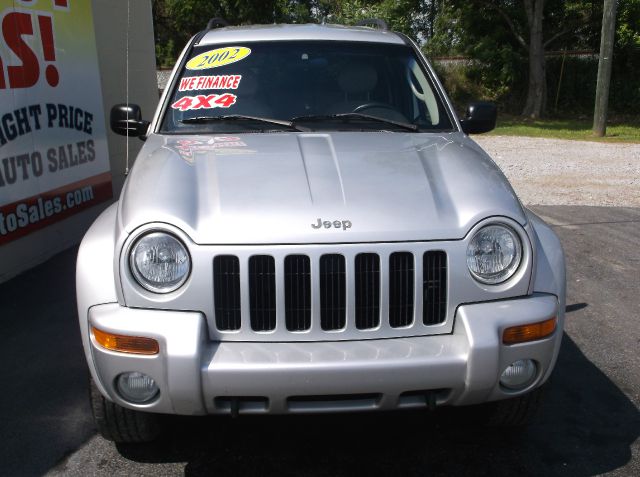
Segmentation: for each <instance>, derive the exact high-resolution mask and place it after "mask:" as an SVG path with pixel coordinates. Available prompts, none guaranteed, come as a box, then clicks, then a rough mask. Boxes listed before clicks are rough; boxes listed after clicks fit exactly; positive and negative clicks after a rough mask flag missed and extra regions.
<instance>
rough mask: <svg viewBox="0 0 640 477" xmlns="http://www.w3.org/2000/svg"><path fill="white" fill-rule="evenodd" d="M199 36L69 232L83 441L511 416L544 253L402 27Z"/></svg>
mask: <svg viewBox="0 0 640 477" xmlns="http://www.w3.org/2000/svg"><path fill="white" fill-rule="evenodd" d="M219 23H220V22H218V21H214V22H211V24H210V25H209V28H207V29H206V30H205V31H203V32H201V33H199V34H197V35H196V36H195V37H194V38H193V39H192V40H191V41H190V43H189V44H188V45H187V47H186V48H185V49H184V52H183V53H182V55H181V57H180V59H179V61H178V62H177V64H176V67H175V69H174V71H173V74H172V77H171V79H170V82H169V86H168V88H167V89H166V91H165V92H164V95H163V97H162V100H161V102H160V106H159V107H158V110H157V111H156V114H155V116H154V118H153V119H152V121H151V122H150V123H149V122H147V121H143V120H142V116H141V112H140V108H139V107H137V106H136V105H131V104H130V105H117V106H115V107H114V108H113V110H112V116H111V126H112V128H113V130H114V131H115V132H118V133H120V134H123V135H128V136H140V137H141V138H143V139H145V144H144V147H143V148H142V150H141V152H140V154H139V155H138V158H137V160H136V163H135V166H134V167H133V169H132V171H131V173H130V175H129V176H128V178H127V181H126V183H125V186H124V189H123V191H122V195H121V197H120V200H119V201H118V202H117V203H115V204H113V205H112V206H111V207H109V208H108V209H107V210H106V211H104V213H103V214H102V215H101V216H100V217H99V218H98V219H97V220H96V222H95V223H94V224H93V226H92V227H91V228H90V230H89V231H88V232H87V234H86V236H85V238H84V240H83V242H82V245H81V247H80V251H79V254H78V263H77V298H78V315H79V320H80V328H81V331H82V339H83V344H84V349H85V353H86V358H87V362H88V364H89V369H90V371H91V378H92V380H91V387H92V394H91V396H92V405H93V409H94V415H95V419H96V423H97V426H98V428H99V430H100V432H101V434H102V435H103V436H104V437H106V438H108V439H112V440H115V441H121V442H140V441H147V440H151V439H153V438H154V437H155V436H156V435H157V433H158V430H159V428H160V426H159V424H160V422H161V421H160V415H161V414H182V415H205V414H232V415H237V414H264V413H281V414H285V413H317V412H339V411H372V410H391V409H413V408H428V409H434V408H437V407H439V406H466V405H477V404H481V406H478V407H477V409H478V413H479V414H482V415H483V416H484V417H486V418H487V419H488V420H489V421H490V422H493V423H496V424H503V425H520V424H523V423H525V422H526V421H527V420H528V419H529V418H530V416H531V414H532V413H533V410H534V409H535V405H536V403H537V402H538V397H539V393H540V386H541V385H542V384H543V383H544V382H545V381H546V380H547V378H548V377H549V375H550V374H551V371H552V369H553V367H554V364H555V361H556V357H557V355H558V350H559V348H560V341H561V337H562V327H563V321H564V306H565V268H564V258H563V252H562V248H561V246H560V242H559V240H558V238H557V237H556V235H555V234H554V232H553V231H552V230H551V229H550V228H549V227H548V226H547V225H546V224H545V223H544V222H543V221H542V220H541V219H540V218H538V217H537V216H536V215H534V214H533V213H531V212H530V211H528V210H526V209H524V208H523V206H522V205H521V203H520V202H519V200H518V198H517V197H516V195H515V193H514V191H513V189H512V188H511V186H510V185H509V183H508V182H507V180H506V179H505V177H504V175H503V174H502V172H501V171H500V169H499V168H498V167H497V166H496V165H495V164H494V162H493V161H492V160H491V159H490V158H489V157H488V156H487V154H486V153H485V152H484V151H483V150H482V149H481V148H480V147H479V146H478V145H477V144H476V143H475V142H474V141H473V140H471V139H470V138H469V137H468V134H469V133H480V132H485V131H489V130H491V129H492V128H493V127H494V126H495V119H496V109H495V107H494V106H493V105H491V104H488V103H482V102H478V103H472V104H471V105H469V108H468V109H467V113H466V116H465V117H464V119H462V120H459V119H458V117H457V116H456V114H455V112H454V110H453V107H452V105H451V102H450V101H449V100H448V98H447V96H446V94H445V92H444V90H443V88H442V85H441V84H440V82H439V81H438V79H437V77H436V75H435V74H434V71H433V69H432V68H431V66H430V65H429V63H428V61H427V60H426V59H425V58H424V56H423V55H422V53H421V52H420V50H419V48H418V47H417V46H416V45H415V43H414V42H413V41H411V40H410V39H409V38H407V37H406V36H404V35H402V34H399V33H394V32H391V31H388V30H387V29H386V28H384V25H383V24H382V22H377V27H376V28H370V27H366V26H357V27H344V26H338V25H269V26H250V27H219V26H220V25H219Z"/></svg>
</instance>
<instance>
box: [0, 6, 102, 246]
mask: <svg viewBox="0 0 640 477" xmlns="http://www.w3.org/2000/svg"><path fill="white" fill-rule="evenodd" d="M0 26H1V28H2V39H1V42H0V245H1V244H3V243H7V242H10V241H12V240H15V239H17V238H19V237H22V236H24V235H26V234H29V233H31V232H33V231H35V230H38V229H41V228H43V227H46V226H47V225H49V224H51V223H53V222H57V221H59V220H62V219H64V218H66V217H68V216H70V215H72V214H76V213H78V212H80V211H82V210H84V209H86V208H88V207H91V206H93V205H95V204H97V203H100V202H103V201H106V200H108V199H110V198H111V196H112V192H111V173H110V169H109V154H108V150H107V138H106V130H105V124H104V111H103V106H102V91H101V86H100V72H99V69H98V58H97V52H96V42H95V35H94V30H93V14H92V10H91V1H90V0H0Z"/></svg>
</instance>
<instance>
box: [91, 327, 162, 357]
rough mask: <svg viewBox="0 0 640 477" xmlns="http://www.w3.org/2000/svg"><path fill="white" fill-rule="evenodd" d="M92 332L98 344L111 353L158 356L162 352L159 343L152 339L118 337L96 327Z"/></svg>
mask: <svg viewBox="0 0 640 477" xmlns="http://www.w3.org/2000/svg"><path fill="white" fill-rule="evenodd" d="M91 330H92V331H93V336H94V338H95V339H96V342H97V343H98V344H99V345H100V346H102V347H103V348H106V349H108V350H111V351H119V352H121V353H131V354H158V352H159V351H160V346H159V345H158V342H157V341H156V340H154V339H152V338H143V337H142V336H125V335H116V334H113V333H107V332H106V331H102V330H99V329H98V328H94V327H91Z"/></svg>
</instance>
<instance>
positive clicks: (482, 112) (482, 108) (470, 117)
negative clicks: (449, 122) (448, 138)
mask: <svg viewBox="0 0 640 477" xmlns="http://www.w3.org/2000/svg"><path fill="white" fill-rule="evenodd" d="M497 117H498V109H497V108H496V105H495V104H493V103H489V102H486V101H477V102H474V103H469V106H467V113H466V114H465V117H464V118H463V119H461V120H460V125H461V126H462V131H463V132H465V133H466V134H481V133H485V132H489V131H491V130H492V129H495V127H496V119H497Z"/></svg>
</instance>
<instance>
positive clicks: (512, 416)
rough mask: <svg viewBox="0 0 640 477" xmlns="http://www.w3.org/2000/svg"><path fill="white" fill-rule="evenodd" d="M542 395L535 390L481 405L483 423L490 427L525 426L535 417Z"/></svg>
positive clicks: (539, 389)
mask: <svg viewBox="0 0 640 477" xmlns="http://www.w3.org/2000/svg"><path fill="white" fill-rule="evenodd" d="M542 394H543V391H542V388H537V389H534V390H533V391H531V392H530V393H527V394H524V395H522V396H518V397H514V398H509V399H504V400H502V401H493V402H489V403H486V404H483V405H482V406H480V407H483V408H484V409H483V410H482V411H483V414H484V415H483V416H482V420H483V423H484V424H485V425H487V426H491V427H523V426H527V425H529V424H531V423H532V422H533V421H534V419H535V417H536V415H537V412H538V408H539V407H540V402H541V399H542ZM479 411H480V410H479Z"/></svg>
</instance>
